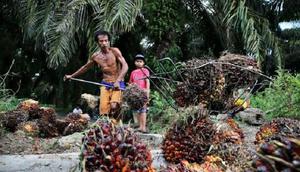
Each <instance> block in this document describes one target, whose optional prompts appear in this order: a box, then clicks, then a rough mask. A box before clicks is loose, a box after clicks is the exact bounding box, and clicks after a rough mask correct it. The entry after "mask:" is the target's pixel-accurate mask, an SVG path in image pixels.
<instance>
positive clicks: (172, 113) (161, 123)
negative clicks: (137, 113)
mask: <svg viewBox="0 0 300 172" xmlns="http://www.w3.org/2000/svg"><path fill="white" fill-rule="evenodd" d="M151 99H152V100H151V102H152V103H151V106H150V109H149V112H148V114H147V125H148V128H149V130H150V131H151V132H153V133H163V132H165V131H166V130H167V129H168V127H170V125H171V124H172V123H173V121H176V119H177V117H178V112H176V110H175V109H173V108H172V107H171V106H170V104H169V103H168V102H167V100H166V99H165V98H163V97H162V96H161V95H160V94H159V93H158V92H157V91H154V92H153V93H152V94H151ZM171 100H172V99H171V98H169V101H171ZM170 103H171V102H170ZM172 103H173V102H172Z"/></svg>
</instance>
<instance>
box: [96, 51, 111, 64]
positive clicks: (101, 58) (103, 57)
mask: <svg viewBox="0 0 300 172" xmlns="http://www.w3.org/2000/svg"><path fill="white" fill-rule="evenodd" d="M95 61H96V62H97V64H98V65H99V66H100V67H105V66H113V65H116V57H115V56H114V54H113V53H111V52H110V53H107V54H103V53H99V54H98V55H97V56H96V58H95Z"/></svg>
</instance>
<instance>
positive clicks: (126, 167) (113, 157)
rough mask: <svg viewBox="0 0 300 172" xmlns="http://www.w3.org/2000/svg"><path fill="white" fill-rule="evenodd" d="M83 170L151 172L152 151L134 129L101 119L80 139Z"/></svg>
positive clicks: (107, 119)
mask: <svg viewBox="0 0 300 172" xmlns="http://www.w3.org/2000/svg"><path fill="white" fill-rule="evenodd" d="M80 159H81V163H80V164H81V168H82V170H84V171H88V172H89V171H103V172H115V171H116V172H117V171H122V172H139V171H141V172H146V171H147V172H152V171H154V169H153V168H152V167H151V163H152V159H151V153H150V151H149V150H148V149H147V147H146V145H145V144H144V143H142V142H141V141H140V140H138V138H137V136H136V135H135V133H134V132H133V130H132V129H131V128H129V127H126V126H123V125H122V124H119V125H114V123H113V122H112V121H111V120H110V119H109V118H100V119H99V120H98V121H96V123H95V124H94V125H93V126H92V127H91V128H90V130H89V131H87V132H86V133H85V135H84V137H83V138H82V149H81V154H80Z"/></svg>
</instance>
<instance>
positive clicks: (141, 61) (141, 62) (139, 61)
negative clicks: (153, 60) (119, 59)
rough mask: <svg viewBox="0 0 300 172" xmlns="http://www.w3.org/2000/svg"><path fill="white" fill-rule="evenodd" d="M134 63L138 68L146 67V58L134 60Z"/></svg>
mask: <svg viewBox="0 0 300 172" xmlns="http://www.w3.org/2000/svg"><path fill="white" fill-rule="evenodd" d="M134 64H135V66H136V67H137V68H142V67H144V64H145V63H144V60H141V59H137V60H135V61H134Z"/></svg>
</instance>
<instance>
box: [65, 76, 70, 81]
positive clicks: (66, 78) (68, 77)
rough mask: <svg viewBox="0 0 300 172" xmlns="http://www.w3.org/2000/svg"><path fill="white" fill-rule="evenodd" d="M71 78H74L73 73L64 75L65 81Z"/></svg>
mask: <svg viewBox="0 0 300 172" xmlns="http://www.w3.org/2000/svg"><path fill="white" fill-rule="evenodd" d="M71 78H72V75H65V76H64V81H66V80H69V79H71Z"/></svg>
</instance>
